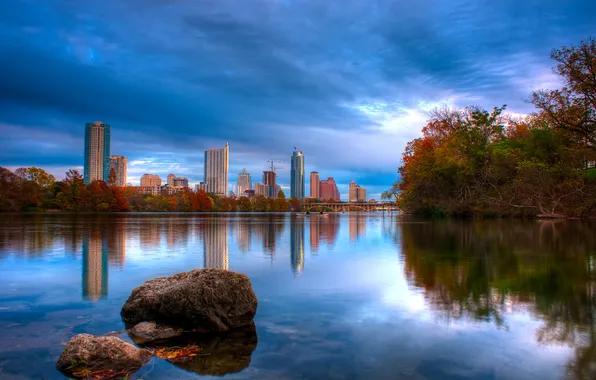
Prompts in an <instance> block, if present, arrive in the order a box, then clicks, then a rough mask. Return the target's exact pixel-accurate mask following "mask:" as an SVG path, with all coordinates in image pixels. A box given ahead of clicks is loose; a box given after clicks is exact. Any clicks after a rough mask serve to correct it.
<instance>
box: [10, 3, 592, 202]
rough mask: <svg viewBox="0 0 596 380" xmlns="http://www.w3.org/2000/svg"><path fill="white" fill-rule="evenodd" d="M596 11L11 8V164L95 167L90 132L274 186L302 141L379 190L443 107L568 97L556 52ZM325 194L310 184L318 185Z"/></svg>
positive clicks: (519, 106)
mask: <svg viewBox="0 0 596 380" xmlns="http://www.w3.org/2000/svg"><path fill="white" fill-rule="evenodd" d="M595 14H596V2H594V1H591V0H582V1H580V0H515V1H513V0H501V1H495V0H490V1H488V0H451V1H444V0H418V1H406V0H126V1H119V0H104V1H97V0H3V1H2V2H1V3H0V147H1V149H0V166H5V167H9V168H11V169H13V168H17V167H20V166H39V167H43V168H46V169H47V170H48V171H50V172H52V173H54V174H56V176H57V177H58V178H62V177H63V176H64V172H65V171H66V170H67V169H69V168H80V169H82V163H83V136H84V126H85V123H86V122H89V121H95V120H101V121H103V122H105V123H109V124H111V126H112V154H117V155H123V156H126V157H127V158H128V160H129V161H128V162H129V167H128V173H129V182H131V183H133V184H137V183H138V180H139V178H140V176H141V175H142V174H143V173H155V174H159V175H161V176H162V177H165V176H167V174H168V173H175V174H176V175H184V176H187V177H188V178H189V179H190V181H191V183H196V182H198V181H201V180H202V179H203V178H202V177H203V174H202V173H203V151H204V150H205V149H207V148H211V147H219V146H223V145H224V144H225V142H226V141H229V143H230V180H231V184H233V183H235V181H236V177H237V173H238V172H239V171H240V170H241V169H242V168H243V167H246V168H247V169H248V170H249V171H250V172H251V173H252V175H253V181H260V180H261V174H262V171H263V170H265V169H266V167H267V162H266V161H267V160H275V161H281V163H278V164H277V165H278V167H279V170H278V173H279V176H280V182H281V183H282V185H286V186H287V184H289V169H290V156H291V154H292V150H293V146H294V145H296V146H297V147H298V149H300V150H302V151H303V152H304V155H305V163H306V165H305V166H306V171H307V172H310V171H314V170H316V171H319V173H320V174H321V177H323V178H326V177H327V176H333V177H335V179H336V181H337V182H338V184H339V186H340V191H341V192H342V198H345V196H346V195H347V184H348V183H349V181H351V180H356V181H357V182H359V183H360V184H361V185H364V186H366V187H367V188H368V189H369V197H378V194H379V193H380V192H381V191H383V190H384V189H386V188H387V187H388V186H389V185H390V184H391V183H392V182H393V181H394V180H395V178H396V169H397V167H398V166H399V162H400V157H401V153H402V151H403V148H404V145H405V143H406V142H407V141H409V140H411V139H413V138H415V137H417V136H418V135H419V133H420V129H421V127H422V126H423V125H424V122H425V120H426V115H427V112H428V111H429V110H430V109H432V108H433V107H436V106H438V105H454V106H466V105H471V104H476V105H481V106H484V107H487V108H492V107H494V106H497V105H501V104H507V105H508V110H509V111H510V112H515V113H527V112H531V111H532V107H531V105H529V104H527V103H526V99H527V98H528V96H529V94H530V92H531V91H532V90H535V89H539V88H552V87H555V86H558V84H557V79H556V78H555V77H554V76H553V75H552V74H551V66H552V62H551V61H550V60H549V51H550V50H551V49H552V48H555V47H559V46H562V45H569V44H575V43H578V42H579V41H580V40H581V39H585V38H587V37H589V36H590V35H591V34H592V35H594V34H595V33H596V32H595V31H596V17H595V16H594V15H595ZM306 186H307V188H308V179H307V184H306Z"/></svg>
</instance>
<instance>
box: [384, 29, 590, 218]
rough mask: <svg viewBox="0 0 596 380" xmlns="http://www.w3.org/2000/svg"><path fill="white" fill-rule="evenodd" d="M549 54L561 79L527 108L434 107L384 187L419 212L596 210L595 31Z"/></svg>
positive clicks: (541, 213) (582, 213) (536, 95)
mask: <svg viewBox="0 0 596 380" xmlns="http://www.w3.org/2000/svg"><path fill="white" fill-rule="evenodd" d="M551 58H552V59H553V60H554V61H555V62H556V66H555V67H554V69H553V71H554V72H555V73H556V74H557V75H558V76H559V77H560V79H561V80H562V83H563V88H561V89H557V90H540V91H536V92H534V93H533V94H532V95H531V98H530V99H529V100H528V101H529V102H531V103H532V104H534V106H535V107H536V111H535V112H534V113H532V114H530V115H527V116H525V117H512V116H510V115H507V114H505V109H506V106H505V105H504V106H501V107H495V108H494V109H492V110H485V109H483V108H481V107H478V106H471V107H467V108H464V109H457V108H441V109H435V110H433V111H432V112H431V113H430V117H429V120H428V122H427V124H426V126H425V127H424V128H423V129H422V137H420V138H417V139H415V140H413V141H410V142H409V143H408V144H407V146H406V149H405V151H404V153H403V163H402V166H401V167H400V168H399V170H398V172H399V174H400V179H399V180H398V182H396V183H395V184H394V185H393V187H392V188H391V190H390V191H388V192H386V193H385V194H384V197H385V198H389V197H391V196H392V195H393V196H395V197H396V198H397V201H398V205H399V207H400V208H401V209H402V210H404V211H406V212H410V213H417V214H430V215H494V216H532V217H535V216H540V217H561V216H575V217H583V216H596V168H594V162H596V41H595V40H594V39H588V40H586V41H582V42H581V43H580V44H579V45H578V46H571V47H563V48H560V49H555V50H553V51H552V53H551Z"/></svg>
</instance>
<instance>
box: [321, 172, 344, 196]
mask: <svg viewBox="0 0 596 380" xmlns="http://www.w3.org/2000/svg"><path fill="white" fill-rule="evenodd" d="M319 188H320V190H319V191H320V198H321V199H332V200H334V201H337V202H339V200H340V197H339V190H338V189H337V185H336V184H335V180H334V179H333V177H328V178H327V179H326V180H323V181H321V183H320V186H319Z"/></svg>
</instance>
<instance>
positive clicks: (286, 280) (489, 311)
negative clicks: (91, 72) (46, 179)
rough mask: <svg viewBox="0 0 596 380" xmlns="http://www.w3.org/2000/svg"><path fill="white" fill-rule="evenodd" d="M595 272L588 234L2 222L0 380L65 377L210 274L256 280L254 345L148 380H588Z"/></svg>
mask: <svg viewBox="0 0 596 380" xmlns="http://www.w3.org/2000/svg"><path fill="white" fill-rule="evenodd" d="M595 257H596V224H594V222H579V221H562V222H561V221H556V222H553V221H545V222H539V221H528V222H521V221H515V222H511V221H481V222H461V221H442V222H416V221H412V220H406V219H399V218H397V217H394V218H391V217H387V216H386V217H382V215H381V214H368V215H366V214H358V215H356V214H352V215H348V214H342V215H330V216H328V217H326V218H321V217H319V216H317V215H313V216H310V217H304V216H296V215H254V214H253V215H230V216H222V215H220V216H211V215H180V214H127V215H104V216H97V215H90V216H85V215H79V216H72V215H30V216H20V215H0V378H1V379H41V378H42V377H43V378H45V379H54V378H62V376H61V375H60V374H59V373H58V372H57V371H56V370H55V369H54V364H55V362H56V360H57V358H58V356H59V355H60V353H61V351H62V349H63V345H64V343H65V342H66V341H67V340H68V339H69V338H70V337H71V336H73V335H74V334H77V333H83V332H85V333H91V334H106V333H108V332H111V331H122V330H123V328H124V326H123V324H122V322H121V320H120V316H119V312H120V308H121V307H122V305H123V304H124V302H125V300H126V299H127V297H128V296H129V294H130V292H131V290H132V289H133V288H135V287H137V286H139V285H140V284H142V283H143V282H144V281H145V280H148V279H151V278H154V277H158V276H164V275H171V274H174V273H177V272H181V271H186V270H191V269H196V268H204V267H217V268H229V269H230V270H234V271H237V272H241V273H245V274H247V275H248V276H250V278H251V280H252V283H253V287H254V289H255V292H256V294H257V297H258V298H259V308H258V312H257V315H256V318H255V322H256V329H257V330H256V335H257V338H255V337H254V336H251V337H248V336H240V337H230V338H228V340H227V341H225V340H224V341H219V342H206V343H204V345H205V347H208V349H210V350H213V355H212V356H206V357H203V358H201V359H200V360H201V361H200V362H198V361H197V362H196V363H194V364H192V365H187V366H186V368H179V367H177V366H175V365H172V364H170V363H168V362H165V361H162V360H160V359H154V360H153V362H152V363H150V364H149V365H147V366H146V367H144V368H143V369H142V370H140V371H139V372H137V374H136V376H137V377H141V378H143V379H146V380H147V379H164V378H167V379H183V378H196V377H199V376H200V375H205V374H218V375H222V374H227V376H228V377H230V378H240V379H247V378H251V379H252V378H256V379H397V378H400V379H402V378H403V379H441V380H444V379H458V380H459V379H562V378H570V379H593V378H596V331H595V328H596V321H595V312H596V309H595V307H596V302H595V301H596V293H595V285H596V284H595V279H596V278H595V273H596V272H595V270H594V266H595V265H596V263H595V262H594V258H595ZM119 336H120V337H122V338H123V339H125V340H127V341H130V339H129V338H128V336H127V335H126V333H121V334H120V335H119Z"/></svg>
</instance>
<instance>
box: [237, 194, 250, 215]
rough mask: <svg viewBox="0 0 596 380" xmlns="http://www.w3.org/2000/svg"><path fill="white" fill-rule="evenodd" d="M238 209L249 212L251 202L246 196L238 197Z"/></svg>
mask: <svg viewBox="0 0 596 380" xmlns="http://www.w3.org/2000/svg"><path fill="white" fill-rule="evenodd" d="M237 207H238V211H241V212H249V211H252V203H251V202H250V199H248V197H240V198H239V199H238V201H237Z"/></svg>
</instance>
